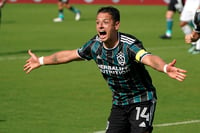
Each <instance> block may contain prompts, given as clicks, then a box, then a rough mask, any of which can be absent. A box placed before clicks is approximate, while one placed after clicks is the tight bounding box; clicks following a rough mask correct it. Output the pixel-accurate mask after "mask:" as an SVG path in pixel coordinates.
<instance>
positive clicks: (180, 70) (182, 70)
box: [177, 68, 187, 73]
mask: <svg viewBox="0 0 200 133" xmlns="http://www.w3.org/2000/svg"><path fill="white" fill-rule="evenodd" d="M177 72H181V73H186V72H187V71H186V70H184V69H180V68H179V69H178V70H177Z"/></svg>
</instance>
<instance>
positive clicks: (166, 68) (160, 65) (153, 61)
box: [142, 55, 187, 81]
mask: <svg viewBox="0 0 200 133" xmlns="http://www.w3.org/2000/svg"><path fill="white" fill-rule="evenodd" d="M142 63H144V64H145V65H148V66H150V67H152V68H153V69H155V70H157V71H160V72H165V73H166V74H167V75H168V76H169V77H170V78H173V79H176V80H178V81H183V80H184V79H185V77H186V75H185V73H186V72H187V71H186V70H183V69H181V68H177V67H175V66H174V65H175V64H176V60H175V59H174V60H173V61H172V62H171V63H169V64H166V63H165V62H164V61H163V60H162V59H161V58H160V57H158V56H155V55H146V56H144V57H143V59H142Z"/></svg>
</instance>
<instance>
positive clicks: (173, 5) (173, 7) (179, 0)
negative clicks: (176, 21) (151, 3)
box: [160, 0, 185, 39]
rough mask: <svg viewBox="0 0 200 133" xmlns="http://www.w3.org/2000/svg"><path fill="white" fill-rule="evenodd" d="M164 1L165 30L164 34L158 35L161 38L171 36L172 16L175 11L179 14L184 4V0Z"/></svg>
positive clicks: (169, 37)
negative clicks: (165, 7)
mask: <svg viewBox="0 0 200 133" xmlns="http://www.w3.org/2000/svg"><path fill="white" fill-rule="evenodd" d="M166 2H168V6H167V11H166V14H165V18H166V31H165V34H163V35H161V36H160V38H161V39H171V38H172V28H173V16H174V14H175V13H176V12H178V13H179V14H180V13H181V11H182V10H183V6H184V4H185V0H169V1H166Z"/></svg>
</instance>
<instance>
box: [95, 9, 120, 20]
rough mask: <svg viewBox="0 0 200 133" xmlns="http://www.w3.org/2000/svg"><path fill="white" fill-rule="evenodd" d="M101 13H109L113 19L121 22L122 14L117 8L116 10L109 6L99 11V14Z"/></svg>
mask: <svg viewBox="0 0 200 133" xmlns="http://www.w3.org/2000/svg"><path fill="white" fill-rule="evenodd" d="M99 13H109V14H110V15H111V16H112V19H113V20H114V21H115V22H116V21H120V12H119V10H118V9H117V8H114V7H112V6H107V7H101V8H100V9H99V10H98V11H97V14H99Z"/></svg>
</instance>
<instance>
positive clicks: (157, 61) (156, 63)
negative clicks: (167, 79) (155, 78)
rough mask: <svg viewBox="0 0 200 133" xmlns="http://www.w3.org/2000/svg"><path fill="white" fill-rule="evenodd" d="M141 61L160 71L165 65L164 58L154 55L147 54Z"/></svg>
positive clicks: (162, 70)
mask: <svg viewBox="0 0 200 133" xmlns="http://www.w3.org/2000/svg"><path fill="white" fill-rule="evenodd" d="M142 62H143V63H144V64H146V65H148V66H150V67H152V68H153V69H155V70H157V71H160V72H164V66H165V65H166V63H165V62H164V60H163V59H161V58H160V57H159V56H156V55H147V56H145V57H144V59H143V60H142Z"/></svg>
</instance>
